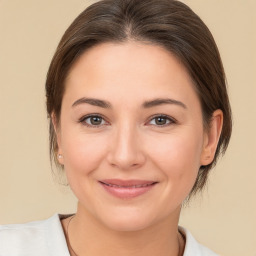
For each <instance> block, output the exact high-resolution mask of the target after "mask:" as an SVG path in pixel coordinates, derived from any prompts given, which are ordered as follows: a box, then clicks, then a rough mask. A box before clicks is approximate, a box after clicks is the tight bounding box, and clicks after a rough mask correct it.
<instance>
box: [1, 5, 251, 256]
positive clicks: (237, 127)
mask: <svg viewBox="0 0 256 256" xmlns="http://www.w3.org/2000/svg"><path fill="white" fill-rule="evenodd" d="M90 2H91V3H92V2H93V1H82V0H72V1H71V0H44V1H36V0H22V1H20V0H0V74H1V76H0V118H1V119H0V120H1V121H0V129H1V130H0V163H1V168H0V223H1V224H5V223H20V222H25V221H31V220H38V219H43V218H47V217H49V216H51V215H52V214H53V213H55V212H59V213H70V212H73V211H74V210H75V207H76V200H75V199H74V197H73V196H72V194H71V192H69V190H68V189H67V188H64V187H61V186H59V185H57V184H56V183H54V181H53V179H52V177H51V170H50V164H49V158H48V131H47V129H48V127H47V119H46V112H45V98H44V81H45V75H46V72H47V68H48V65H49V63H50V59H51V57H52V55H53V53H54V50H55V47H56V46H57V43H58V41H59V39H60V37H61V35H62V34H63V32H64V30H65V29H66V27H67V26H68V25H69V24H70V22H71V21H72V20H73V19H74V18H75V17H76V16H77V15H78V14H79V13H80V12H81V11H82V10H83V9H84V8H85V6H87V5H88V3H90ZM184 2H186V3H187V4H188V5H189V6H191V7H192V9H193V10H194V11H195V12H196V13H198V14H199V16H200V17H201V18H202V19H203V20H204V21H205V23H206V24H207V25H208V26H209V28H210V30H211V31H212V33H213V35H214V37H215V39H216V41H217V44H218V46H219V49H220V52H221V55H222V59H223V62H224V66H225V69H226V74H227V79H228V83H229V93H230V99H231V104H232V108H233V113H234V132H233V136H232V140H231V143H230V147H229V149H228V152H227V154H226V155H225V157H224V158H223V159H222V160H221V161H220V162H219V165H218V166H217V167H216V168H215V170H213V172H212V175H211V177H210V181H209V184H208V189H207V190H206V191H205V192H204V194H203V195H202V196H199V197H197V198H196V199H195V200H194V201H193V202H192V203H191V205H190V207H188V208H187V209H184V211H183V214H182V217H181V225H184V226H185V227H187V228H189V229H190V230H191V232H192V233H193V234H194V236H195V237H196V238H197V239H198V240H199V241H201V242H202V243H204V244H205V245H207V246H209V247H210V248H212V249H213V250H215V251H216V252H218V253H220V254H222V255H227V256H256V185H255V182H256V167H255V164H254V162H255V158H256V149H255V148H256V135H255V134H256V132H255V131H256V106H255V97H256V78H255V74H256V50H255V46H256V36H255V34H256V24H255V23H256V18H255V17H256V15H255V13H256V1H255V0H240V1H239V0H233V1H231V0H221V1H220V0H215V1H213V0H194V1H193V0H191V1H189V0H187V1H184Z"/></svg>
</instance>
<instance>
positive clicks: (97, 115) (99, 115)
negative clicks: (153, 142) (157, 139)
mask: <svg viewBox="0 0 256 256" xmlns="http://www.w3.org/2000/svg"><path fill="white" fill-rule="evenodd" d="M90 117H100V118H102V119H103V120H104V121H105V122H107V123H108V121H106V118H105V117H104V116H103V115H101V114H98V113H93V114H88V115H85V116H82V117H81V118H79V120H78V122H79V123H82V124H83V125H85V126H88V127H92V128H98V127H101V126H105V125H106V124H101V125H90V124H87V123H86V122H84V121H85V120H86V119H87V118H90ZM157 117H162V118H166V119H168V120H169V121H170V123H167V124H163V125H151V126H156V127H160V128H161V127H165V126H169V125H171V124H175V123H177V120H176V119H175V118H173V117H171V116H168V115H166V114H155V115H153V116H151V117H150V119H149V121H147V122H146V123H148V122H150V121H152V120H153V119H155V118H157Z"/></svg>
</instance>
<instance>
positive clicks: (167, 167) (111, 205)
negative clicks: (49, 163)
mask: <svg viewBox="0 0 256 256" xmlns="http://www.w3.org/2000/svg"><path fill="white" fill-rule="evenodd" d="M57 137H58V145H59V153H60V154H62V155H63V158H62V159H60V160H59V161H60V163H61V164H63V165H64V168H65V172H66V175H67V178H68V181H69V184H70V187H71V189H72V190H73V192H74V194H75V195H76V197H77V198H78V201H79V211H82V212H84V213H86V214H87V215H88V214H90V216H92V217H93V218H94V219H95V220H97V221H99V222H100V223H102V224H104V225H105V226H107V227H109V228H111V229H114V230H139V229H143V228H146V227H148V226H150V225H155V224H158V223H160V222H162V221H164V220H166V219H172V218H178V215H179V210H180V206H181V204H182V202H183V200H184V199H185V198H186V197H187V196H188V194H189V192H190V190H191V189H192V187H193V185H194V182H195V180H196V177H197V174H198V170H199V167H200V166H201V165H202V164H203V161H204V159H205V150H204V148H205V144H206V140H207V139H206V138H207V135H206V134H205V132H204V129H203V120H202V112H201V108H200V102H199V99H198V97H197V94H196V93H195V90H194V88H193V85H192V82H191V80H190V77H189V76H188V74H187V72H186V70H185V68H184V67H183V66H182V64H181V63H180V62H179V61H178V60H177V59H176V58H175V57H174V56H173V55H172V54H171V53H169V52H168V51H166V50H165V49H163V48H161V47H160V46H156V45H149V44H142V43H138V42H127V43H123V44H114V43H104V44H101V45H97V46H95V47H94V48H92V49H90V50H88V51H87V52H85V53H84V54H83V55H82V56H81V57H80V59H79V60H78V61H77V62H76V63H75V64H74V66H73V67H72V69H71V71H70V73H69V76H68V78H67V81H66V90H65V94H64V97H63V101H62V111H61V116H60V126H59V127H58V129H57Z"/></svg>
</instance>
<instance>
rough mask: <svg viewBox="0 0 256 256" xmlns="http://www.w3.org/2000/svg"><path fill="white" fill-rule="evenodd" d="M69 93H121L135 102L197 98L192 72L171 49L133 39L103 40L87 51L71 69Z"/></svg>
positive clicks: (67, 89) (100, 95) (102, 95)
mask: <svg viewBox="0 0 256 256" xmlns="http://www.w3.org/2000/svg"><path fill="white" fill-rule="evenodd" d="M113 93H114V94H113ZM65 94H66V95H64V97H65V96H69V95H72V97H73V98H75V97H79V96H84V95H81V94H86V95H85V96H92V97H94V96H97V97H101V98H104V97H108V98H111V97H112V98H116V97H115V96H116V95H118V96H119V99H121V100H123V101H128V97H130V98H132V99H133V101H132V102H133V103H134V102H136V99H137V98H138V97H139V96H140V97H149V98H150V97H151V98H152V97H155V96H156V95H157V96H159V97H166V96H170V97H176V98H177V100H186V98H187V99H189V98H191V96H193V97H194V98H195V99H197V95H196V93H195V91H194V87H193V83H192V81H191V79H190V76H189V75H188V73H187V71H186V69H185V68H184V66H183V65H182V64H181V62H180V61H179V60H178V59H177V58H176V57H175V56H174V55H173V54H172V53H171V52H169V51H167V50H166V49H164V48H163V47H161V46H158V45H152V44H146V43H139V42H133V41H132V42H126V43H102V44H99V45H96V46H94V47H93V48H91V49H89V50H87V51H86V52H84V53H83V54H82V55H81V56H80V57H79V59H78V60H77V61H76V63H75V64H74V65H73V66H72V68H71V70H70V72H69V75H68V77H67V80H66V93H65ZM167 94H168V95H167ZM193 97H192V98H193ZM197 100H198V99H197Z"/></svg>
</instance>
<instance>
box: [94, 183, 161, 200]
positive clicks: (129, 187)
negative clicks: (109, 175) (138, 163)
mask: <svg viewBox="0 0 256 256" xmlns="http://www.w3.org/2000/svg"><path fill="white" fill-rule="evenodd" d="M99 183H100V185H102V187H103V188H104V189H105V191H107V192H108V193H110V194H111V195H113V196H115V197H118V198H121V199H131V198H135V197H138V196H140V195H143V194H145V193H146V192H148V191H149V190H151V189H152V188H153V187H154V186H155V185H156V184H157V183H158V182H156V181H150V180H119V179H106V180H101V181H99Z"/></svg>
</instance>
